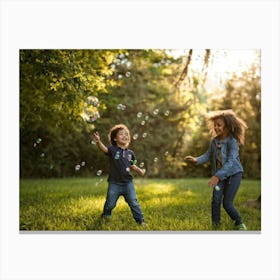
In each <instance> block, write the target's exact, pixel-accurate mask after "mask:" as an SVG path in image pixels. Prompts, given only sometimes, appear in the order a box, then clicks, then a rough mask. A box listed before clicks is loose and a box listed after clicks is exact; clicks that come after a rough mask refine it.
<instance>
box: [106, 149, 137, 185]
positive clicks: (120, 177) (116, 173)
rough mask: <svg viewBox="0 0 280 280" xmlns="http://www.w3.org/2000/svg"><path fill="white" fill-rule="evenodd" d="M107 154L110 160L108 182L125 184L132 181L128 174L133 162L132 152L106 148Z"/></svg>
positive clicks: (130, 175)
mask: <svg viewBox="0 0 280 280" xmlns="http://www.w3.org/2000/svg"><path fill="white" fill-rule="evenodd" d="M107 148H108V153H107V154H106V155H107V156H109V158H110V173H109V177H108V182H112V183H113V182H114V183H126V182H129V181H131V180H132V179H133V176H132V174H131V172H130V166H131V161H133V160H135V159H136V158H135V155H134V152H133V151H132V150H129V149H122V148H120V147H118V146H115V145H112V146H108V147H107Z"/></svg>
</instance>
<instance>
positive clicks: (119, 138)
mask: <svg viewBox="0 0 280 280" xmlns="http://www.w3.org/2000/svg"><path fill="white" fill-rule="evenodd" d="M114 140H115V141H116V143H117V145H119V146H121V147H125V146H127V145H128V144H129V142H130V136H129V133H128V131H126V130H125V129H120V130H119V131H118V133H117V135H116V137H115V139H114Z"/></svg>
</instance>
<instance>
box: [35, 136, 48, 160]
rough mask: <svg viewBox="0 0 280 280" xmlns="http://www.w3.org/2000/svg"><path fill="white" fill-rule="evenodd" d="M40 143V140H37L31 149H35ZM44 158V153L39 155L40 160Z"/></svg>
mask: <svg viewBox="0 0 280 280" xmlns="http://www.w3.org/2000/svg"><path fill="white" fill-rule="evenodd" d="M41 142H42V139H41V138H39V137H38V138H37V139H36V141H35V142H34V143H33V147H34V148H37V147H38V145H39V144H40V143H41ZM45 156H46V154H45V153H44V152H42V153H40V158H44V157H45Z"/></svg>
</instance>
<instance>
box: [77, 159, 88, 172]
mask: <svg viewBox="0 0 280 280" xmlns="http://www.w3.org/2000/svg"><path fill="white" fill-rule="evenodd" d="M85 165H86V162H85V161H82V162H81V163H80V164H76V165H75V171H80V169H81V167H84V166H85Z"/></svg>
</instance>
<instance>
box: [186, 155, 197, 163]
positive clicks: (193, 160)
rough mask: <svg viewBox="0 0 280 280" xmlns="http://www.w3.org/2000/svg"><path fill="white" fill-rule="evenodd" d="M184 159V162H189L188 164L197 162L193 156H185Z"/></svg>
mask: <svg viewBox="0 0 280 280" xmlns="http://www.w3.org/2000/svg"><path fill="white" fill-rule="evenodd" d="M184 159H185V160H188V161H190V162H193V163H196V162H197V159H196V157H193V156H186V157H185V158H184Z"/></svg>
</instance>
